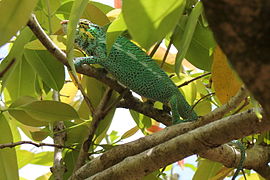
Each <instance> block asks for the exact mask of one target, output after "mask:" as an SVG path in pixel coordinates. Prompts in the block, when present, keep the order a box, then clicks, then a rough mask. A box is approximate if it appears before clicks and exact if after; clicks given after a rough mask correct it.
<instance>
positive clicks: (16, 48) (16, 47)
mask: <svg viewBox="0 0 270 180" xmlns="http://www.w3.org/2000/svg"><path fill="white" fill-rule="evenodd" d="M32 37H33V33H32V31H31V30H30V29H29V28H28V27H25V28H24V29H23V30H21V32H20V35H19V36H18V37H17V39H16V40H15V42H14V44H13V46H12V48H11V49H10V51H9V53H8V55H7V57H6V58H5V59H4V60H3V61H2V62H1V65H0V71H3V69H5V68H6V67H7V65H9V64H10V62H11V61H12V60H13V59H14V58H15V59H20V58H21V57H22V54H23V51H24V48H22V47H24V45H25V44H26V43H28V41H29V40H30V39H31V38H32ZM13 66H14V64H13ZM11 69H12V68H11ZM11 69H10V70H9V71H11ZM9 74H10V73H8V72H7V73H6V74H5V76H4V78H3V80H4V81H5V79H7V77H8V75H9ZM2 88H4V86H3V87H2Z"/></svg>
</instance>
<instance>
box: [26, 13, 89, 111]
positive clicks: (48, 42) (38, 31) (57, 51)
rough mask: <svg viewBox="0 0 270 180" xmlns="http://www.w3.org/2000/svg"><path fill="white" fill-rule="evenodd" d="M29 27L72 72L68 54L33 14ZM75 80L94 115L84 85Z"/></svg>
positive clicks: (28, 23)
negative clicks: (57, 44)
mask: <svg viewBox="0 0 270 180" xmlns="http://www.w3.org/2000/svg"><path fill="white" fill-rule="evenodd" d="M27 25H28V27H29V28H30V29H31V30H32V32H33V33H34V34H35V35H36V37H37V38H38V39H39V40H40V42H41V43H42V44H43V45H44V46H45V47H46V48H47V50H48V51H49V52H50V53H51V54H52V55H53V56H54V57H56V59H57V60H59V61H60V62H62V63H63V64H64V65H65V66H66V67H67V68H68V70H69V71H70V70H71V68H70V66H69V64H68V61H67V56H66V54H65V53H64V52H63V51H61V49H60V48H59V47H58V46H56V45H55V44H54V42H53V41H52V40H51V39H50V38H49V36H48V35H47V34H46V33H45V31H44V30H43V29H42V27H41V26H40V24H39V22H38V20H37V19H36V17H35V15H34V14H32V15H31V17H30V19H29V21H28V22H27ZM70 74H71V76H74V75H73V74H72V73H70ZM72 79H74V82H75V84H76V85H77V87H78V89H79V90H80V91H81V93H82V95H83V98H84V100H85V102H86V104H87V106H88V108H89V109H90V112H91V113H92V114H93V112H94V106H93V105H92V103H91V101H90V99H89V98H88V96H87V94H86V93H85V91H84V89H83V87H82V85H81V83H80V82H78V80H77V78H76V77H72Z"/></svg>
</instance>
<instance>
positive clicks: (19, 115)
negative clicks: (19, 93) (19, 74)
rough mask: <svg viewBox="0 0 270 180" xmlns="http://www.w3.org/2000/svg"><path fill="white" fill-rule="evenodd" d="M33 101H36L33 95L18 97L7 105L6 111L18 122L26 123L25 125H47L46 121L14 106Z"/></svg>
mask: <svg viewBox="0 0 270 180" xmlns="http://www.w3.org/2000/svg"><path fill="white" fill-rule="evenodd" d="M34 101H36V99H35V98H33V97H30V96H23V97H20V98H18V99H17V100H16V101H15V102H13V103H12V104H11V105H10V106H9V110H8V112H9V114H10V115H11V116H13V117H14V118H15V119H16V120H17V121H19V122H20V123H22V124H24V125H27V126H34V127H40V126H46V125H48V122H46V121H40V120H38V119H34V118H33V117H31V116H30V115H29V114H27V113H26V112H25V111H23V110H18V109H16V107H19V106H22V105H25V104H29V103H31V102H34Z"/></svg>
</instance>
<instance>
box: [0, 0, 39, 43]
mask: <svg viewBox="0 0 270 180" xmlns="http://www.w3.org/2000/svg"><path fill="white" fill-rule="evenodd" d="M36 4H37V0H12V1H10V0H2V1H0V17H2V18H1V23H0V34H1V38H0V46H2V45H3V44H5V43H6V42H8V40H10V39H11V37H12V36H14V35H16V32H17V31H18V30H20V29H21V28H22V26H24V25H25V24H26V22H27V21H28V19H29V16H30V13H31V12H32V10H33V9H34V7H35V6H36Z"/></svg>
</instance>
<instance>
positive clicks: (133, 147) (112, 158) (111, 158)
mask: <svg viewBox="0 0 270 180" xmlns="http://www.w3.org/2000/svg"><path fill="white" fill-rule="evenodd" d="M246 96H247V92H246V90H245V89H244V88H241V90H240V91H239V92H238V93H237V94H236V96H234V97H233V98H231V99H230V100H229V102H228V103H227V104H224V105H223V106H221V107H220V108H217V109H216V110H214V111H213V112H211V113H209V115H207V116H204V117H202V118H201V119H199V120H198V121H196V122H190V123H182V124H178V125H176V126H172V127H170V128H166V129H164V130H163V131H159V132H157V133H155V134H152V135H149V136H146V137H144V138H140V139H138V140H136V141H133V142H130V143H126V144H123V145H121V146H117V147H115V148H113V149H111V150H109V151H107V152H105V153H103V154H102V155H101V156H99V157H97V158H95V159H93V160H92V161H91V162H89V163H87V164H86V165H85V166H83V167H82V168H80V169H79V170H78V171H77V172H76V173H75V175H74V177H76V176H77V177H76V178H79V177H83V178H85V177H89V176H91V175H93V174H95V173H97V172H100V171H103V170H104V169H107V168H108V167H111V166H113V165H115V164H116V163H118V162H120V161H122V160H123V159H124V158H126V157H128V156H133V155H135V154H139V153H141V152H143V151H145V150H147V149H149V148H152V147H154V146H156V145H158V144H161V143H163V142H165V141H168V140H169V139H172V138H174V137H176V136H179V135H181V134H184V133H187V132H188V131H190V130H193V129H195V128H197V127H200V126H203V125H205V124H207V123H209V122H212V121H214V120H216V119H219V118H221V117H222V116H223V115H224V114H226V113H227V112H229V111H230V110H232V109H234V108H235V107H237V105H239V104H240V103H241V101H242V100H243V99H244V98H245V97H246ZM142 104H143V103H142ZM138 108H139V106H138Z"/></svg>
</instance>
